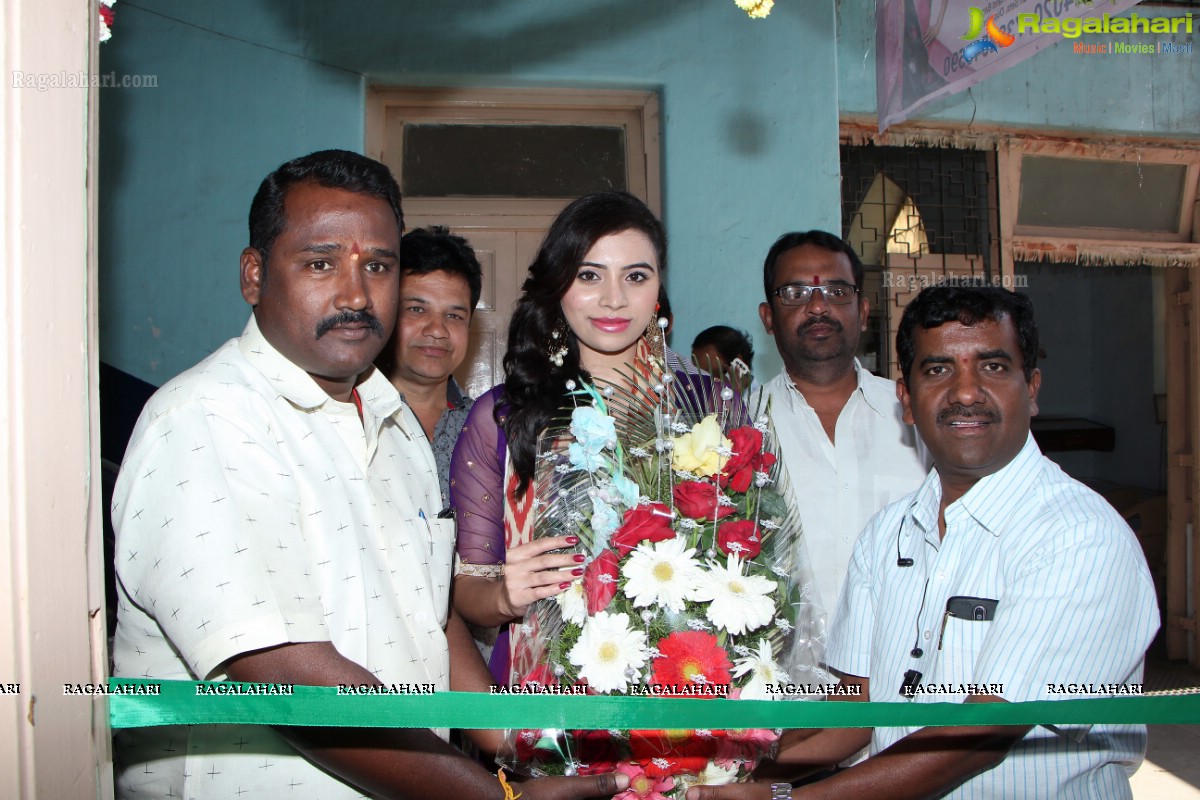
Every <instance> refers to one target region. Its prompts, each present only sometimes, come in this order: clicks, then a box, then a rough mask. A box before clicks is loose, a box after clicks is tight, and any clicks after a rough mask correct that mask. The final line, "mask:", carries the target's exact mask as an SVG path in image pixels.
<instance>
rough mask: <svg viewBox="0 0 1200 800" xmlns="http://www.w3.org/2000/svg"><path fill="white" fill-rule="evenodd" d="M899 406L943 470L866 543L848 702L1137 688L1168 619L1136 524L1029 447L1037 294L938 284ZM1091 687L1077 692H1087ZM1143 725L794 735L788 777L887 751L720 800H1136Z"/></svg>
mask: <svg viewBox="0 0 1200 800" xmlns="http://www.w3.org/2000/svg"><path fill="white" fill-rule="evenodd" d="M897 350H898V351H899V356H900V365H901V369H902V372H903V377H902V379H901V380H900V382H899V383H898V387H897V394H898V396H899V398H900V402H901V404H902V405H903V407H904V417H905V421H906V422H908V423H910V424H911V423H915V424H916V426H917V429H918V431H919V432H920V434H921V437H922V439H923V440H924V442H925V443H926V445H927V446H928V447H929V450H930V452H931V454H932V455H933V459H934V469H933V470H932V471H931V472H930V474H929V476H928V477H927V478H926V480H925V481H924V483H922V485H921V486H920V488H918V489H917V491H916V492H915V493H913V494H911V495H909V496H907V497H905V498H904V499H902V500H900V501H898V502H896V503H893V504H891V505H889V506H887V507H886V508H884V509H883V510H882V511H881V512H880V513H879V514H877V515H876V516H875V517H874V518H873V519H872V520H871V522H870V524H868V526H867V528H866V529H865V530H864V531H863V534H862V536H861V537H860V538H859V540H858V542H857V544H856V545H855V549H854V554H853V557H852V558H851V562H850V568H849V571H848V574H847V578H846V584H845V588H844V589H843V591H842V595H841V600H840V604H839V610H838V615H837V621H836V623H835V625H834V628H833V631H832V633H831V635H830V646H829V650H828V661H829V664H830V666H831V667H833V668H834V669H836V670H837V671H838V672H839V673H840V674H841V675H842V676H843V677H842V683H843V685H846V686H851V687H858V688H859V689H861V695H860V696H858V697H852V698H848V699H853V700H874V701H877V702H879V701H883V702H897V703H910V702H918V703H919V702H954V701H961V702H968V703H978V702H1016V701H1027V700H1050V699H1062V698H1063V697H1064V696H1065V695H1064V692H1063V691H1062V687H1063V686H1064V685H1071V684H1074V685H1075V686H1076V687H1078V688H1082V689H1083V690H1084V692H1090V693H1091V696H1097V695H1099V696H1108V695H1110V694H1112V693H1113V692H1112V688H1113V687H1114V686H1115V687H1124V688H1127V689H1128V690H1129V691H1130V692H1131V693H1135V692H1137V691H1139V690H1140V682H1141V679H1142V666H1143V656H1144V654H1145V651H1146V648H1147V647H1148V646H1149V644H1150V641H1151V639H1152V638H1153V636H1154V634H1155V632H1156V631H1157V629H1158V625H1159V615H1158V608H1157V604H1156V601H1155V596H1154V589H1153V586H1152V584H1151V580H1150V573H1149V570H1148V569H1147V567H1146V563H1145V559H1144V557H1143V555H1142V552H1141V549H1140V547H1139V545H1138V543H1137V540H1136V539H1135V538H1134V536H1133V532H1132V531H1130V529H1129V527H1128V526H1127V525H1126V524H1125V523H1124V521H1123V520H1122V519H1121V518H1120V517H1119V516H1118V515H1117V514H1116V512H1115V511H1113V509H1112V508H1111V507H1110V506H1109V505H1108V504H1107V503H1106V502H1105V501H1104V500H1103V499H1102V498H1101V497H1100V496H1099V495H1097V494H1095V493H1094V492H1092V491H1091V490H1090V489H1088V488H1087V487H1085V486H1083V485H1082V484H1080V483H1079V482H1078V481H1075V480H1073V479H1072V478H1070V477H1068V476H1067V475H1066V474H1064V473H1063V472H1062V471H1061V470H1060V469H1059V468H1058V467H1057V466H1056V465H1055V464H1054V463H1053V462H1051V461H1050V460H1048V459H1047V458H1045V457H1044V456H1043V455H1042V454H1041V452H1040V451H1039V450H1038V447H1037V445H1036V444H1035V443H1034V441H1033V438H1032V437H1031V436H1030V435H1029V420H1030V418H1031V417H1032V416H1033V415H1035V414H1036V413H1037V393H1038V388H1039V387H1040V385H1041V374H1040V373H1039V371H1038V370H1037V369H1036V358H1037V350H1038V344H1037V328H1036V326H1035V325H1034V321H1033V307H1032V304H1031V303H1030V302H1029V300H1028V299H1027V298H1026V297H1024V296H1023V295H1020V294H1014V293H1010V292H1007V291H1005V290H1002V289H998V288H991V287H986V288H984V287H934V288H930V289H926V290H925V291H923V292H922V293H921V294H920V295H919V296H918V297H917V298H916V299H915V300H914V301H913V303H912V304H911V305H910V306H909V307H908V309H907V310H906V311H905V313H904V318H903V320H902V321H901V323H900V331H899V334H898V336H897ZM1084 692H1081V693H1080V694H1076V695H1073V696H1076V697H1086V696H1089V695H1088V694H1087V693H1084ZM1145 737H1146V732H1145V728H1144V726H1141V725H1090V726H1089V725H1071V726H1053V727H1051V726H1037V727H1030V726H1020V727H1015V726H974V727H945V728H880V729H875V730H873V731H871V730H854V729H837V730H823V731H794V732H790V733H789V734H786V735H785V738H784V742H783V745H782V748H781V753H780V756H779V762H780V764H779V769H780V771H781V774H782V773H786V772H787V771H788V770H789V769H790V770H791V772H793V773H795V772H800V771H803V769H804V768H818V767H821V766H825V765H829V764H832V763H836V762H837V761H838V760H840V759H841V758H844V757H845V756H846V755H847V754H849V753H852V752H854V751H855V750H856V749H857V748H859V747H861V746H863V745H864V744H866V743H867V740H868V738H869V739H870V745H871V757H870V758H869V759H867V760H866V761H865V762H863V763H861V764H859V765H857V766H854V767H852V768H850V769H847V770H842V771H841V772H838V773H837V774H835V775H834V776H832V777H830V778H828V779H826V780H824V781H821V782H820V783H817V784H813V785H809V786H804V787H802V788H799V789H796V790H794V791H792V790H791V788H790V787H789V786H788V785H787V784H775V785H773V786H772V787H771V790H770V791H771V793H770V794H769V795H768V794H767V793H766V791H765V787H763V786H761V785H759V786H757V787H753V788H747V787H730V788H728V789H707V788H706V789H699V790H693V791H690V792H689V793H688V797H689V799H690V800H716V799H717V798H766V797H772V798H781V797H789V796H790V797H795V798H817V797H860V796H861V797H925V796H937V797H942V796H945V797H953V798H1010V797H1011V798H1015V797H1020V798H1035V797H1044V798H1070V797H1079V798H1093V797H1103V798H1122V797H1124V798H1128V797H1131V796H1132V795H1131V792H1130V788H1129V775H1130V774H1132V773H1133V771H1134V770H1135V769H1136V768H1137V766H1138V764H1139V763H1140V762H1141V759H1142V756H1143V754H1144V752H1145V742H1146V738H1145Z"/></svg>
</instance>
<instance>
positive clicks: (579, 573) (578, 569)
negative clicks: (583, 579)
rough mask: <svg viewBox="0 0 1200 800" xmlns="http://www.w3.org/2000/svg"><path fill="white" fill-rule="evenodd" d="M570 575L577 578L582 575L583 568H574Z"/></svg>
mask: <svg viewBox="0 0 1200 800" xmlns="http://www.w3.org/2000/svg"><path fill="white" fill-rule="evenodd" d="M571 574H572V575H574V576H575V577H576V578H578V577H579V576H580V575H582V574H583V567H576V568H575V569H573V570H571Z"/></svg>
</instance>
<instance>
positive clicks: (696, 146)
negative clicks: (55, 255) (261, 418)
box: [100, 0, 840, 384]
mask: <svg viewBox="0 0 1200 800" xmlns="http://www.w3.org/2000/svg"><path fill="white" fill-rule="evenodd" d="M447 8H450V9H451V10H447ZM333 9H336V10H333ZM119 10H120V12H121V13H120V17H119V19H118V23H117V28H116V35H115V36H114V39H113V40H112V41H111V42H110V43H108V44H106V45H105V46H104V47H103V49H102V68H103V69H104V70H105V71H109V70H115V71H117V72H118V73H139V74H142V73H156V74H158V76H159V88H157V89H153V90H107V91H106V92H105V93H104V94H103V96H102V107H101V133H100V153H101V186H100V197H101V203H102V206H101V231H100V233H101V286H100V297H101V316H100V326H101V353H102V358H103V359H104V360H105V361H107V362H109V363H111V364H113V365H114V366H117V367H118V368H120V369H123V370H126V371H128V372H131V373H133V374H134V375H136V376H138V377H141V378H143V379H145V380H148V381H150V382H152V383H155V384H161V383H162V382H163V381H165V380H166V379H167V378H169V377H171V376H172V375H174V374H175V373H177V372H179V371H180V370H182V369H185V368H187V367H188V366H190V365H191V364H193V363H195V362H196V361H197V360H198V359H199V358H201V357H203V356H204V355H205V354H206V353H208V352H210V351H211V350H212V349H214V348H215V347H216V346H217V345H218V344H220V342H221V341H223V340H224V339H226V338H228V337H230V336H232V335H236V334H237V333H238V332H240V330H241V326H242V324H243V323H244V321H245V319H246V317H247V315H248V310H247V308H246V307H245V306H244V305H243V303H242V300H241V297H240V295H239V293H238V289H237V276H236V266H237V256H238V253H239V252H240V250H241V248H242V247H243V246H244V245H245V243H246V231H245V216H246V212H247V210H248V208H249V204H250V199H251V197H252V195H253V192H254V189H255V187H256V186H257V183H258V182H259V181H260V180H261V179H262V177H263V176H264V175H265V174H266V173H267V172H269V171H270V170H271V169H273V168H274V167H275V166H277V165H278V164H279V163H280V162H282V161H283V160H285V159H287V158H290V157H293V156H295V155H299V154H301V153H305V152H308V151H311V150H315V149H320V148H324V147H345V148H349V149H358V150H361V149H362V142H363V115H364V105H363V93H364V88H365V86H366V85H368V84H374V83H385V84H393V85H400V84H408V85H467V86H521V85H543V86H593V87H608V88H649V89H654V90H657V91H659V92H660V93H661V99H662V112H663V115H662V117H663V122H662V140H661V142H662V163H663V175H662V178H663V196H664V207H665V222H666V225H667V229H668V232H669V234H670V237H671V273H670V275H669V277H668V280H669V286H670V290H671V295H672V302H673V304H674V306H675V311H676V328H675V332H674V337H673V340H674V343H675V344H676V345H677V346H678V347H679V348H680V349H683V350H685V351H686V350H687V349H688V345H689V344H690V342H691V339H692V337H693V336H694V335H695V333H697V332H698V331H699V330H701V329H702V328H705V327H707V326H708V325H712V324H716V323H731V324H735V325H738V326H740V327H745V328H748V329H750V330H752V331H754V332H755V333H756V335H757V336H758V337H759V342H758V350H759V351H760V352H762V353H763V354H764V356H766V357H765V358H764V362H765V363H764V365H763V366H764V370H765V371H766V372H772V371H775V370H777V369H778V363H779V362H778V360H777V357H775V355H774V347H773V345H771V344H769V343H768V340H767V339H766V337H765V335H764V334H762V331H761V325H760V324H759V323H758V317H757V304H758V302H759V300H760V299H761V298H760V295H761V277H760V276H761V264H762V258H763V255H764V254H765V253H766V250H767V248H768V247H769V246H770V244H771V242H772V241H774V239H775V237H776V236H778V235H779V234H780V233H781V232H783V231H786V230H790V229H795V228H809V227H827V228H831V229H836V227H837V226H838V224H839V208H838V202H839V191H840V190H839V184H838V149H837V146H838V141H837V91H836V72H835V70H836V58H835V53H834V49H835V45H834V11H833V3H832V2H830V1H829V0H820V1H817V0H807V1H806V2H804V3H781V4H779V5H777V6H776V9H775V12H774V13H773V14H772V15H771V17H770V18H769V19H768V20H765V21H755V20H750V19H748V18H747V17H745V15H744V14H742V13H741V12H740V11H738V10H737V8H736V7H735V6H734V5H733V2H732V0H656V2H652V3H646V2H633V1H632V0H574V1H573V2H571V3H561V2H551V1H550V0H521V1H520V2H516V1H515V0H513V1H512V2H498V1H497V0H462V2H456V3H454V4H453V5H452V6H447V5H446V4H441V3H414V2H383V1H382V0H374V1H372V0H356V1H352V2H345V3H339V4H337V5H336V6H333V5H332V4H328V3H321V2H316V0H306V1H305V2H294V3H292V2H283V1H282V0H248V1H247V2H232V0H215V1H214V2H208V3H200V4H197V3H185V2H182V0H163V2H159V3H156V4H155V6H154V10H153V11H147V10H143V9H140V8H135V7H133V6H128V5H126V6H121V7H120V9H119Z"/></svg>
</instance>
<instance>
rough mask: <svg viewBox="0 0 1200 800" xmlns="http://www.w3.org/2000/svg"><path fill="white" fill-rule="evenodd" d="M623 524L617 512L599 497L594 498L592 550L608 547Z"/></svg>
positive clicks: (598, 550) (597, 550)
mask: <svg viewBox="0 0 1200 800" xmlns="http://www.w3.org/2000/svg"><path fill="white" fill-rule="evenodd" d="M620 524H621V520H620V518H619V517H618V516H617V512H616V511H614V510H613V507H612V506H610V505H609V504H608V503H606V502H604V501H603V500H601V499H600V498H599V497H592V534H593V535H592V550H594V551H595V552H597V553H599V552H600V551H601V550H603V549H604V548H605V547H608V539H609V537H610V536H612V533H613V531H615V530H616V529H617V528H618V527H619V526H620Z"/></svg>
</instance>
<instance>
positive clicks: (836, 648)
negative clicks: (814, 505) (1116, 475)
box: [827, 436, 1159, 798]
mask: <svg viewBox="0 0 1200 800" xmlns="http://www.w3.org/2000/svg"><path fill="white" fill-rule="evenodd" d="M941 495H942V491H941V480H940V478H939V477H938V473H937V471H936V470H933V471H931V472H930V474H929V477H928V478H927V479H926V480H925V482H924V483H922V484H921V487H920V489H918V490H917V491H916V492H915V493H914V494H913V495H911V496H909V497H906V498H904V499H902V500H900V501H899V502H897V503H893V504H892V505H890V506H888V507H887V508H886V509H884V510H883V511H881V512H880V513H879V515H878V516H876V517H875V518H874V519H873V520H872V521H871V524H870V525H869V526H868V527H867V529H866V530H865V531H864V532H863V535H862V537H861V538H860V539H859V542H858V544H857V546H856V547H855V550H854V556H853V558H852V559H851V562H850V569H849V572H848V575H847V580H846V586H845V589H844V590H843V592H842V596H841V601H840V606H839V612H838V621H837V623H836V624H835V625H834V626H833V629H832V630H831V632H830V636H829V649H828V651H827V656H828V659H829V664H830V666H832V667H834V668H835V669H838V670H841V671H843V672H847V673H849V674H851V675H858V676H863V677H867V678H869V679H870V689H871V700H872V701H883V702H908V701H907V700H905V699H904V698H903V697H902V696H901V695H900V686H901V684H902V683H903V681H904V673H905V671H906V670H916V671H919V672H920V673H921V675H922V679H921V687H923V689H924V691H922V692H920V693H918V694H916V695H915V697H914V698H913V700H912V701H913V702H962V701H963V700H964V699H965V696H966V693H967V692H971V693H981V694H993V695H997V696H999V697H1003V698H1004V699H1005V700H1008V701H1010V702H1016V701H1022V700H1055V699H1058V700H1062V699H1069V698H1071V697H1076V698H1077V697H1084V696H1088V695H1087V694H1084V693H1079V694H1068V693H1067V692H1069V691H1071V687H1074V688H1075V689H1078V688H1080V687H1081V686H1083V687H1086V686H1088V685H1090V686H1091V687H1092V688H1096V687H1099V688H1098V689H1096V692H1095V693H1094V694H1093V695H1092V696H1106V695H1110V694H1112V693H1113V691H1112V689H1113V687H1114V686H1128V685H1138V686H1140V682H1141V680H1142V659H1143V656H1144V654H1145V652H1146V648H1147V647H1148V646H1149V645H1150V641H1151V639H1152V638H1153V637H1154V633H1155V631H1156V630H1157V629H1158V626H1159V617H1158V605H1157V602H1156V600H1155V595H1154V586H1153V584H1152V582H1151V579H1150V572H1149V570H1148V569H1147V567H1146V561H1145V558H1144V556H1143V555H1142V550H1141V547H1140V546H1139V545H1138V542H1137V540H1136V538H1135V537H1134V535H1133V532H1132V531H1131V530H1130V529H1129V526H1128V525H1126V524H1125V522H1124V520H1122V519H1121V517H1120V516H1119V515H1118V514H1117V513H1116V512H1115V511H1114V510H1113V509H1112V507H1111V506H1110V505H1109V504H1108V503H1107V502H1105V500H1104V499H1103V498H1101V497H1100V496H1099V495H1097V494H1096V493H1095V492H1093V491H1092V490H1090V489H1088V488H1087V487H1086V486H1084V485H1083V484H1081V483H1079V482H1078V481H1076V480H1074V479H1072V478H1070V477H1068V476H1067V475H1066V474H1064V473H1063V472H1062V470H1060V469H1059V468H1058V466H1057V465H1056V464H1054V462H1052V461H1050V460H1049V459H1047V458H1045V457H1044V456H1042V454H1041V451H1040V450H1038V447H1037V445H1036V444H1035V443H1034V441H1033V437H1032V436H1030V437H1029V438H1028V439H1027V440H1026V442H1025V445H1024V447H1023V448H1022V450H1021V451H1020V453H1019V454H1018V455H1017V457H1016V458H1014V459H1013V460H1012V461H1011V462H1009V463H1008V464H1007V465H1006V466H1004V467H1003V468H1002V469H1000V470H999V471H997V472H995V473H993V474H992V475H989V476H987V477H985V478H982V479H981V480H980V481H979V482H978V483H976V484H975V485H974V486H973V487H972V488H971V489H970V490H969V491H968V492H967V493H966V494H965V495H963V496H962V497H961V498H959V499H958V500H957V501H955V502H953V503H951V504H950V505H949V506H948V507H947V508H946V511H945V518H946V534H945V536H944V537H940V536H939V532H938V508H939V506H940V504H941ZM897 552H899V555H897ZM900 557H904V558H911V559H912V562H913V564H912V566H911V567H901V566H899V565H898V564H897V559H898V558H900ZM952 597H967V598H983V599H985V600H995V601H996V606H995V611H994V614H993V618H992V619H990V620H975V619H972V618H964V617H952V616H948V615H947V614H946V609H947V603H948V601H949V599H950V598H952ZM980 616H986V614H981V615H980ZM914 648H920V650H921V651H922V652H921V655H920V656H919V657H914V656H913V654H912V652H913V650H914ZM947 689H949V690H954V691H945V690H947ZM964 690H965V691H964ZM934 692H937V693H934ZM914 730H916V728H877V729H875V731H874V735H873V737H872V741H871V752H872V754H874V753H877V752H879V751H880V750H883V749H884V748H886V747H888V746H889V745H891V744H892V743H894V742H896V741H897V740H899V739H900V738H902V737H904V736H907V735H908V734H909V733H911V732H913V731H914ZM1145 746H1146V730H1145V727H1144V726H1141V725H1095V726H1091V727H1090V728H1089V727H1057V728H1055V729H1053V730H1051V729H1049V728H1046V727H1035V728H1033V729H1032V730H1031V731H1030V732H1029V733H1028V734H1027V735H1026V736H1025V738H1024V739H1022V740H1021V741H1020V742H1018V743H1017V744H1016V746H1015V747H1014V748H1013V749H1012V751H1010V753H1009V754H1008V756H1007V757H1006V758H1005V759H1004V761H1003V762H1001V763H1000V764H999V765H998V766H996V767H995V768H993V769H991V770H988V771H987V772H984V773H981V774H980V775H979V776H977V777H975V778H972V779H971V780H969V781H967V782H966V783H964V784H963V785H962V786H960V787H959V788H958V789H956V790H954V791H953V792H951V793H950V794H948V795H946V796H947V797H952V798H1001V797H1004V798H1007V797H1021V798H1026V797H1028V798H1071V797H1079V798H1095V797H1103V798H1120V797H1130V796H1131V795H1130V789H1129V780H1128V776H1129V775H1131V774H1133V771H1134V770H1135V769H1136V768H1137V765H1138V764H1139V763H1141V759H1142V756H1143V754H1144V752H1145Z"/></svg>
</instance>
